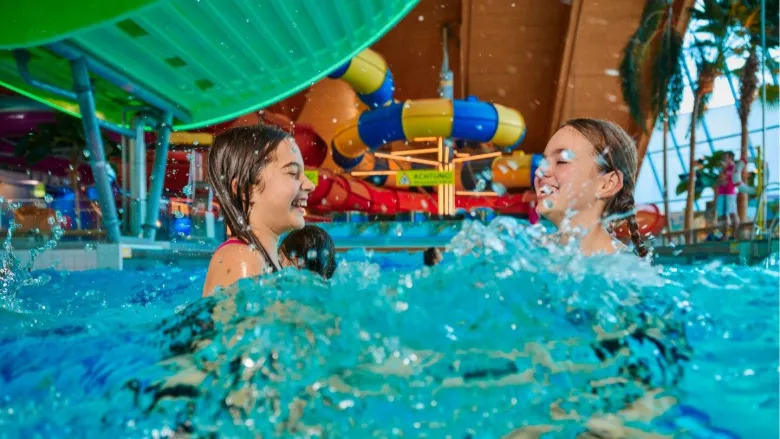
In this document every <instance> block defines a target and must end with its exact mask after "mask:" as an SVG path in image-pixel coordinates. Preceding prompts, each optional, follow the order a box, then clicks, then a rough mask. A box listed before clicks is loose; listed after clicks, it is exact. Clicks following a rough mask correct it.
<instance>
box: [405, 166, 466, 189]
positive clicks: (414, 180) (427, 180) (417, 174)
mask: <svg viewBox="0 0 780 439" xmlns="http://www.w3.org/2000/svg"><path fill="white" fill-rule="evenodd" d="M395 181H396V186H403V187H408V186H414V187H419V186H436V185H439V184H455V172H454V171H435V170H432V169H431V170H428V169H425V170H414V171H398V172H396V174H395Z"/></svg>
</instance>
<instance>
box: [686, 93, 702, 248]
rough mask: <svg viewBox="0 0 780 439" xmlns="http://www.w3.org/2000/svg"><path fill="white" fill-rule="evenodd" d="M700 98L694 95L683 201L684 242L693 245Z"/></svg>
mask: <svg viewBox="0 0 780 439" xmlns="http://www.w3.org/2000/svg"><path fill="white" fill-rule="evenodd" d="M700 103H701V96H700V95H699V94H698V93H696V97H695V98H694V100H693V113H691V136H690V137H691V147H690V152H689V155H688V171H689V172H688V197H687V198H686V200H685V242H686V243H687V244H693V234H694V231H693V227H694V215H693V214H694V204H695V201H696V127H697V125H698V123H699V120H698V119H699V105H700Z"/></svg>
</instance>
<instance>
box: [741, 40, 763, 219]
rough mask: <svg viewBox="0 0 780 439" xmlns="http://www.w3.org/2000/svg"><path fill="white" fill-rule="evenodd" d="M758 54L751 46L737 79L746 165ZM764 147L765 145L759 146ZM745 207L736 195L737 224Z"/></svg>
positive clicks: (745, 198) (744, 215) (745, 201)
mask: <svg viewBox="0 0 780 439" xmlns="http://www.w3.org/2000/svg"><path fill="white" fill-rule="evenodd" d="M758 71H759V62H758V53H757V52H756V47H755V46H751V50H750V52H749V53H748V57H747V59H746V60H745V66H744V67H743V68H742V77H740V78H739V85H740V87H739V88H740V90H739V93H740V96H739V121H740V124H741V127H742V132H741V136H740V141H741V143H740V148H739V151H740V158H741V159H742V160H744V161H745V162H746V163H747V162H748V160H749V157H748V154H749V151H748V145H749V143H750V131H749V129H748V119H749V118H750V109H751V107H752V106H753V102H755V100H756V91H757V90H758V84H759V81H758ZM761 146H765V145H761ZM746 172H747V169H745V170H744V171H743V174H742V175H741V176H740V177H741V178H743V179H744V178H745V173H746ZM747 205H748V195H747V194H746V193H743V192H739V193H738V194H737V213H738V214H739V222H741V223H743V222H745V221H746V220H747Z"/></svg>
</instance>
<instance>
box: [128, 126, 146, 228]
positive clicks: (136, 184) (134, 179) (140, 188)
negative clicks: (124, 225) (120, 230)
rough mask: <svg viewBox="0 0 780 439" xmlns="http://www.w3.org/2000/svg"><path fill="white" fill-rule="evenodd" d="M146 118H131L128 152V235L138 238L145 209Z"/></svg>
mask: <svg viewBox="0 0 780 439" xmlns="http://www.w3.org/2000/svg"><path fill="white" fill-rule="evenodd" d="M145 122H146V118H145V117H144V116H143V115H138V116H136V117H135V118H133V127H134V128H135V139H134V140H133V147H132V149H131V150H130V212H129V213H130V235H132V236H135V237H139V236H141V233H143V222H144V218H145V217H146V216H145V215H144V212H145V209H146V142H145V139H144V134H145V132H144V126H145Z"/></svg>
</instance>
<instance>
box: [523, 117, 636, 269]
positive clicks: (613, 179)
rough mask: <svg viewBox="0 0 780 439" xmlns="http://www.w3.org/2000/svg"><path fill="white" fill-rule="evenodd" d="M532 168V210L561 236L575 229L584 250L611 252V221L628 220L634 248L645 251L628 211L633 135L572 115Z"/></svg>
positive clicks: (631, 203) (632, 181) (614, 243)
mask: <svg viewBox="0 0 780 439" xmlns="http://www.w3.org/2000/svg"><path fill="white" fill-rule="evenodd" d="M544 156H545V161H544V163H543V164H542V166H540V167H539V169H538V170H537V172H536V176H535V178H534V187H535V188H536V195H537V198H538V203H537V207H536V210H537V212H538V213H539V214H541V215H544V216H545V217H546V218H547V219H548V220H550V221H551V222H552V223H553V224H555V225H556V226H557V227H558V230H560V231H561V232H562V234H563V236H567V235H570V234H571V232H572V231H574V230H580V231H581V233H582V235H581V236H580V248H581V250H582V252H583V253H585V254H594V253H607V254H609V253H614V252H616V251H618V250H620V249H621V247H623V246H622V244H620V243H619V242H617V241H616V240H615V239H614V238H613V237H612V235H611V233H610V230H611V229H612V226H614V225H617V223H619V222H620V221H622V220H624V219H625V220H626V221H627V223H628V229H629V232H630V233H631V241H632V242H633V244H634V248H635V251H636V253H637V254H638V255H639V256H641V257H644V256H646V255H647V253H648V250H647V248H646V247H645V243H644V242H643V240H642V236H641V235H640V233H639V226H638V225H637V222H636V216H635V214H634V208H635V206H634V186H635V184H636V175H637V167H638V162H639V160H638V153H637V148H636V144H635V143H634V140H633V139H632V138H631V136H629V135H628V134H627V133H626V132H625V131H624V130H623V129H622V128H620V127H619V126H617V125H615V124H614V123H612V122H608V121H604V120H598V119H572V120H569V121H568V122H566V123H565V124H564V125H563V126H562V127H561V128H560V129H559V130H558V131H557V132H556V133H555V135H553V137H552V138H551V139H550V141H549V142H548V143H547V147H546V148H545V151H544Z"/></svg>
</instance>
